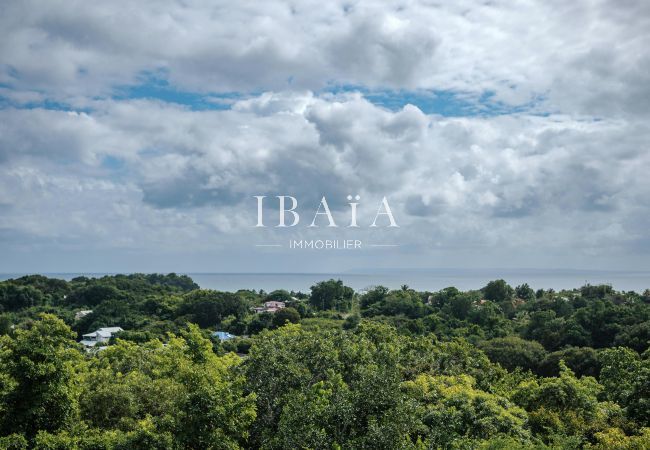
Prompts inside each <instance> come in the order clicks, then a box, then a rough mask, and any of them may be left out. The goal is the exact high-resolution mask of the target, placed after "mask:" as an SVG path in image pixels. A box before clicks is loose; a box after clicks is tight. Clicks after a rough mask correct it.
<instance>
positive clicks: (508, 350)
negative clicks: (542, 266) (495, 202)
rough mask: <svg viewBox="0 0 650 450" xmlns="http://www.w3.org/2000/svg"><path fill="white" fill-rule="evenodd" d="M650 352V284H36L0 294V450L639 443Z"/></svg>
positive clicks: (6, 286)
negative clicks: (91, 340) (110, 330)
mask: <svg viewBox="0 0 650 450" xmlns="http://www.w3.org/2000/svg"><path fill="white" fill-rule="evenodd" d="M265 302H276V303H273V305H281V306H277V307H276V306H274V307H273V308H268V307H266V308H265V306H264V305H265ZM267 306H268V305H267ZM103 327H120V328H121V330H122V331H118V332H116V333H115V334H113V335H111V337H110V339H107V341H106V342H105V343H104V345H102V346H97V347H84V345H82V344H81V343H80V341H81V340H82V338H83V335H84V334H87V333H91V332H93V331H95V330H98V329H101V328H103ZM217 331H219V332H224V333H222V334H221V335H220V334H218V333H215V332H217ZM220 336H227V338H223V339H222V337H220ZM649 344H650V290H646V291H645V292H643V293H637V292H632V291H629V292H623V291H616V290H615V289H614V288H613V287H612V286H609V285H585V286H582V287H579V288H576V289H572V290H560V291H554V290H552V289H539V290H537V291H535V290H533V289H532V288H531V287H529V286H528V285H527V284H523V285H520V286H515V287H513V286H510V285H508V284H507V283H506V282H505V281H504V280H494V281H491V282H489V283H487V284H486V285H485V286H484V287H483V288H481V289H479V290H471V291H460V290H458V289H456V288H454V287H448V288H445V289H442V290H439V291H434V292H419V291H415V290H413V289H411V288H409V286H407V285H404V286H402V287H401V288H400V289H394V290H391V289H388V288H386V287H383V286H374V287H371V288H368V289H366V290H364V291H361V292H355V291H354V290H353V289H352V288H350V287H348V286H345V285H344V283H343V282H342V281H340V280H333V279H332V280H325V281H322V282H319V283H316V284H315V285H314V286H312V287H311V289H310V291H309V292H293V291H285V290H277V291H273V292H264V291H255V290H239V291H237V292H222V291H217V290H208V289H201V288H200V287H199V286H198V285H197V284H196V283H195V282H194V281H193V280H192V279H191V278H190V277H188V276H185V275H176V274H167V275H161V274H131V275H112V276H103V277H98V278H89V277H77V278H73V279H71V280H69V281H66V280H62V279H56V278H49V277H45V276H41V275H30V276H24V277H21V278H16V279H10V280H6V281H3V282H0V449H32V448H34V449H80V450H82V449H83V450H101V449H115V450H117V449H179V450H180V449H197V450H198V449H240V448H241V449H373V450H375V449H602V450H610V449H639V450H641V449H648V448H650V350H649V349H648V347H649Z"/></svg>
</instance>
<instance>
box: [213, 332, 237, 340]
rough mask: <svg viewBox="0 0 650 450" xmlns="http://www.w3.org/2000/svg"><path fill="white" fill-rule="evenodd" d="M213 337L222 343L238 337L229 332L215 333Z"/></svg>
mask: <svg viewBox="0 0 650 450" xmlns="http://www.w3.org/2000/svg"><path fill="white" fill-rule="evenodd" d="M212 336H213V337H216V338H217V339H219V340H220V341H227V340H230V339H233V338H236V337H237V336H235V335H234V334H230V333H228V332H227V331H215V332H214V333H212Z"/></svg>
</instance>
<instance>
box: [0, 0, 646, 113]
mask: <svg viewBox="0 0 650 450" xmlns="http://www.w3.org/2000/svg"><path fill="white" fill-rule="evenodd" d="M2 8H3V11H2V12H3V14H2V18H1V19H0V30H2V31H0V35H1V37H2V39H0V60H1V61H2V65H1V66H0V83H2V84H4V85H5V87H7V86H9V87H11V88H12V90H14V91H15V92H14V93H13V94H11V96H12V97H23V98H24V97H28V96H29V95H31V96H34V95H44V96H46V97H47V98H50V99H56V100H61V101H66V102H68V103H72V104H74V105H77V106H80V105H82V104H83V103H85V102H87V99H88V98H89V97H96V96H110V95H112V94H114V93H115V92H116V89H118V90H119V88H120V87H123V86H125V85H126V86H128V85H131V86H134V85H135V86H137V85H138V84H141V83H147V80H148V77H150V76H154V77H158V78H162V79H164V80H166V81H167V82H169V83H170V85H171V86H174V87H175V88H178V89H181V90H184V91H189V92H203V93H220V92H231V91H240V92H259V91H284V90H288V89H298V90H307V91H319V90H321V89H323V88H327V87H328V86H331V85H340V84H343V85H345V84H350V85H356V86H364V87H366V88H370V89H379V88H383V89H385V88H389V89H397V90H400V89H424V90H437V91H450V92H459V93H464V95H465V96H467V98H474V99H475V100H476V101H477V100H478V98H480V97H481V96H483V95H485V94H486V93H490V94H491V95H492V98H493V100H494V101H495V102H503V103H504V104H508V105H524V104H528V103H529V102H531V100H535V99H538V100H539V99H541V100H542V101H541V104H540V105H539V106H538V107H539V108H542V109H543V110H545V111H551V112H564V113H576V114H591V115H597V116H601V117H612V116H621V115H637V114H642V115H644V116H647V114H648V112H649V111H650V110H649V108H648V105H647V102H644V101H643V99H644V98H647V97H648V94H650V92H649V91H648V86H650V83H649V81H650V79H649V78H648V77H649V76H650V75H649V74H648V71H647V70H645V67H647V65H648V58H649V56H648V53H647V50H646V48H645V47H646V45H645V41H647V38H648V33H649V32H648V30H649V29H650V19H649V17H650V14H648V13H647V6H646V5H645V4H644V3H643V2H613V1H606V0H600V1H596V2H592V1H586V0H585V1H578V2H571V3H568V4H567V3H566V2H557V1H552V2H527V3H517V4H512V3H511V2H487V3H486V2H480V1H472V0H466V1H463V2H456V3H454V4H448V3H445V4H440V5H436V4H431V3H429V2H420V1H415V2H407V3H404V2H400V1H396V2H383V1H382V2H364V3H350V2H347V1H337V2H327V3H326V4H323V2H318V3H313V2H307V3H301V4H300V5H297V4H292V3H288V2H283V1H268V2H264V5H255V7H253V6H252V5H247V4H245V3H237V4H233V3H232V2H226V3H223V2H212V1H201V0H193V1H189V2H175V1H171V0H169V1H165V2H162V3H161V2H157V1H156V2H154V1H142V2H138V3H137V4H133V3H132V2H126V1H117V2H111V3H104V4H97V3H89V2H83V1H75V0H72V1H52V2H48V4H47V5H44V4H43V3H42V2H33V1H8V2H4V4H3V7H2ZM644 38H646V39H644ZM30 92H31V94H30Z"/></svg>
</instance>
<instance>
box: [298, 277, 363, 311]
mask: <svg viewBox="0 0 650 450" xmlns="http://www.w3.org/2000/svg"><path fill="white" fill-rule="evenodd" d="M353 295H354V290H353V289H352V288H350V287H348V286H345V285H343V281H341V280H333V279H332V280H328V281H321V282H319V283H317V284H315V285H314V286H312V287H311V296H310V297H309V303H310V304H311V305H312V306H313V307H314V308H316V309H320V310H328V309H334V310H337V311H343V312H345V311H349V310H350V308H351V307H352V297H353Z"/></svg>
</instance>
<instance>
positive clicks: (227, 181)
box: [0, 0, 650, 273]
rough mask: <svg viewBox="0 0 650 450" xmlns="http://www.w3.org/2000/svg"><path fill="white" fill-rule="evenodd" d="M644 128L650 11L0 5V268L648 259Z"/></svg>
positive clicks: (324, 267)
mask: <svg viewBox="0 0 650 450" xmlns="http://www.w3.org/2000/svg"><path fill="white" fill-rule="evenodd" d="M649 119H650V2H644V1H632V0H609V1H602V0H593V1H586V0H577V1H572V2H567V1H564V0H562V1H559V0H545V1H530V0H528V1H521V2H511V1H499V0H497V1H469V0H461V1H458V2H438V1H398V2H391V1H378V2H372V1H330V2H322V1H319V2H315V1H300V2H298V1H272V0H270V1H264V2H233V1H228V2H221V1H199V0H183V1H138V2H132V1H126V0H116V1H111V2H88V1H77V0H65V1H58V0H49V1H28V0H27V1H26V0H5V1H3V2H2V3H1V4H0V255H1V256H0V272H10V273H17V272H134V271H142V272H153V271H160V272H170V271H175V272H342V271H349V270H360V269H381V268H383V269H385V268H393V267H394V268H441V267H454V268H495V267H497V268H500V267H504V268H505V267H510V268H517V267H525V268H551V269H557V268H579V269H601V270H650V176H649V174H650V148H649V146H650V126H649V125H648V123H649ZM256 195H264V196H266V197H267V198H266V199H265V204H264V210H263V213H264V220H265V223H266V224H267V226H266V227H264V228H261V227H255V224H256V222H257V203H256V199H255V198H254V196H256ZM278 195H290V196H293V197H295V198H296V199H297V202H298V207H297V209H296V211H298V213H299V214H300V219H301V220H300V222H299V224H298V225H296V226H295V227H286V228H278V227H274V226H273V225H276V224H277V220H278V200H277V198H275V196H278ZM348 195H351V196H353V198H354V196H356V195H358V196H359V197H360V200H359V201H358V203H359V205H358V215H359V218H358V223H359V227H358V228H348V227H346V226H345V225H346V224H347V223H349V222H350V206H349V205H348V200H347V196H348ZM323 196H325V197H326V199H327V202H328V206H329V207H330V208H331V210H332V214H333V216H334V218H335V219H336V222H337V224H339V225H340V226H339V227H338V228H331V227H326V226H325V225H326V223H327V220H326V217H324V216H322V215H321V216H319V217H318V219H319V220H318V223H319V224H320V226H319V227H313V228H312V227H308V226H307V225H309V223H310V222H311V220H312V218H313V217H314V214H315V212H316V211H317V208H318V205H319V201H320V199H321V198H322V197H323ZM383 197H386V198H387V201H388V202H389V204H390V208H391V212H392V213H393V215H394V217H395V220H396V222H397V224H398V225H399V227H387V226H385V225H386V224H387V220H386V216H380V220H378V223H379V224H381V226H378V227H369V225H370V224H371V223H372V220H373V218H374V216H375V213H376V212H377V210H378V207H379V205H380V202H381V200H382V198H383ZM382 220H383V222H382ZM301 239H304V240H318V239H320V240H323V239H333V240H343V239H357V240H360V241H361V242H363V245H362V248H361V249H348V250H343V249H338V250H304V249H303V250H300V249H290V248H288V243H289V241H290V240H301ZM261 245H276V246H274V247H262V246H261ZM277 245H279V247H278V246H277Z"/></svg>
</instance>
